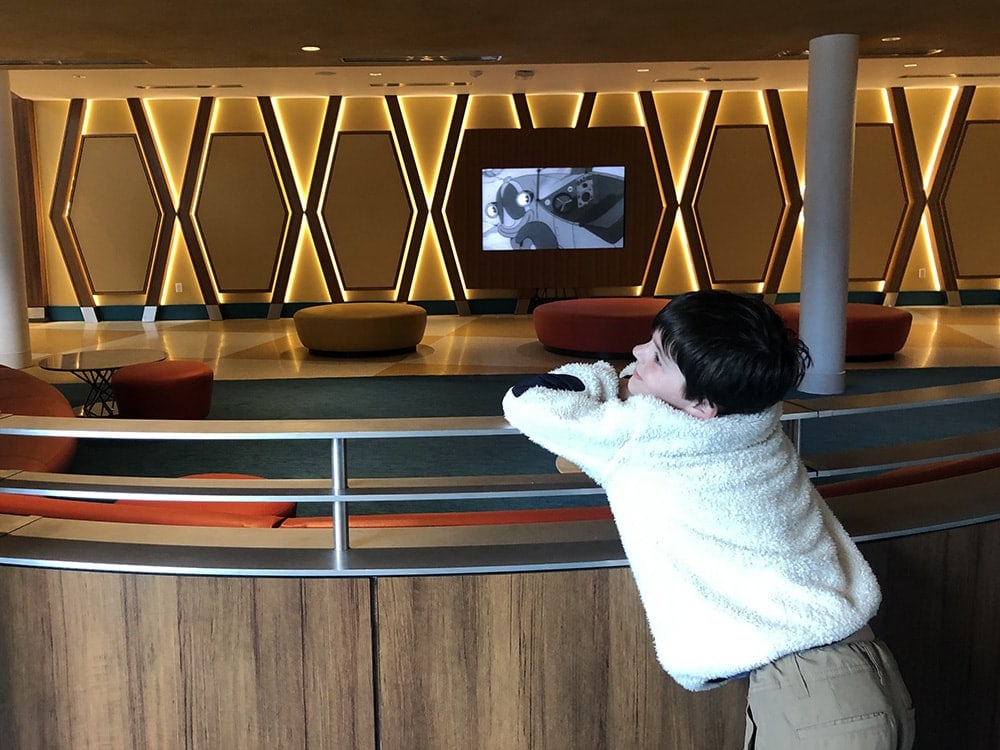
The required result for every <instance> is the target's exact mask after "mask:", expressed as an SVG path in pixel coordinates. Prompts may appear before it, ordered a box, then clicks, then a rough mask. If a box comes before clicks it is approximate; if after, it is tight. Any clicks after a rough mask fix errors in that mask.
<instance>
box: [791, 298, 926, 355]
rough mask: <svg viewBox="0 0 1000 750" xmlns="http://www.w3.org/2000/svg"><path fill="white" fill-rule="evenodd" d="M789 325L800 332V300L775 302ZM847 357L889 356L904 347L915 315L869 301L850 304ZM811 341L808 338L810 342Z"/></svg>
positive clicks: (846, 341)
mask: <svg viewBox="0 0 1000 750" xmlns="http://www.w3.org/2000/svg"><path fill="white" fill-rule="evenodd" d="M772 307H773V308H774V311H775V312H777V313H778V315H780V316H781V319H782V321H784V323H785V326H786V327H788V328H790V329H791V330H792V331H794V332H795V333H796V334H798V332H799V303H798V302H780V303H778V304H776V305H772ZM846 322H847V326H846V338H845V346H844V356H845V357H848V358H851V359H854V358H857V359H874V358H888V357H891V356H892V355H894V354H895V353H896V352H898V351H899V350H900V349H902V348H903V345H904V344H905V343H906V338H907V337H908V336H909V335H910V325H911V324H912V322H913V315H912V314H911V313H910V312H909V311H908V310H900V309H899V308H898V307H884V306H882V305H873V304H868V303H865V302H848V303H847V321H846ZM808 343H809V342H808V341H807V342H806V344H808Z"/></svg>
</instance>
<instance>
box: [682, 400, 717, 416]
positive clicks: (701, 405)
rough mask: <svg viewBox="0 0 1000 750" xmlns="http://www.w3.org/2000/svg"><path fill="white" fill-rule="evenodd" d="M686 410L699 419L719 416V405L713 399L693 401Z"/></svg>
mask: <svg viewBox="0 0 1000 750" xmlns="http://www.w3.org/2000/svg"><path fill="white" fill-rule="evenodd" d="M684 411H686V412H687V413H688V414H690V415H691V416H692V417H697V418H698V419H712V418H714V417H716V416H718V414H719V407H717V406H716V405H715V404H713V403H712V402H711V401H704V400H703V401H691V402H689V403H688V406H687V408H686V409H684Z"/></svg>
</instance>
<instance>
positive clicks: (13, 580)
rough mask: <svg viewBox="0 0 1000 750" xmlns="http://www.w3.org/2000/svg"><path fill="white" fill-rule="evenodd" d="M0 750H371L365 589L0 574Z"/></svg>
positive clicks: (289, 582)
mask: <svg viewBox="0 0 1000 750" xmlns="http://www.w3.org/2000/svg"><path fill="white" fill-rule="evenodd" d="M0 593H2V595H3V599H4V601H8V602H14V601H16V602H18V603H19V604H18V606H17V607H14V608H10V611H9V612H8V614H7V615H5V616H4V618H2V620H0V649H2V650H0V665H2V672H3V674H4V675H5V679H6V680H8V681H9V682H8V684H16V685H18V690H16V691H9V690H5V691H4V695H3V697H2V698H0V705H2V707H3V712H2V714H3V720H4V724H3V726H4V730H3V736H4V740H5V742H4V744H5V746H8V743H9V746H10V747H12V748H13V747H17V748H19V749H20V750H50V749H51V748H98V747H107V748H189V749H190V750H199V749H203V750H214V749H215V748H265V747H266V748H293V747H294V748H317V749H325V748H331V747H350V748H361V749H366V748H372V747H373V746H374V742H373V740H374V716H373V713H372V709H371V704H372V694H371V685H372V675H371V669H370V663H371V653H372V652H371V639H370V625H369V623H370V613H369V606H368V605H369V596H368V582H367V581H366V580H363V579H361V580H358V579H347V578H345V579H334V580H315V581H313V580H307V581H300V580H298V579H280V578H279V579H258V580H253V579H239V578H211V577H197V576H196V577H175V576H157V575H131V576H129V575H117V574H111V573H88V572H76V571H59V570H48V569H44V568H43V569H32V568H3V569H2V570H0Z"/></svg>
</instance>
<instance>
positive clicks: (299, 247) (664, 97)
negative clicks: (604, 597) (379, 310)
mask: <svg viewBox="0 0 1000 750" xmlns="http://www.w3.org/2000/svg"><path fill="white" fill-rule="evenodd" d="M997 92H998V90H997V89H975V88H973V87H966V88H964V89H941V90H924V89H922V90H919V91H903V90H891V91H871V92H859V96H858V110H857V117H858V131H857V135H856V150H857V157H858V158H857V160H856V167H855V200H854V209H853V214H852V249H851V260H850V268H851V271H850V276H851V289H852V290H853V291H876V292H882V293H884V294H885V295H886V296H887V298H888V299H890V300H891V299H895V297H896V296H898V295H899V294H900V293H904V294H905V293H908V292H914V293H916V292H926V293H935V292H937V293H941V292H943V293H945V294H947V295H948V299H949V301H953V302H954V301H957V299H958V294H959V292H960V291H964V290H986V291H995V290H997V289H998V288H1000V260H998V258H1000V253H997V252H996V248H995V246H994V245H993V244H992V242H991V238H992V237H994V236H996V234H997V232H996V228H995V227H994V228H991V227H992V224H991V223H990V222H991V221H993V219H992V218H991V217H992V216H993V212H992V211H991V210H987V208H986V207H992V206H994V205H996V203H997V202H998V200H1000V185H998V184H997V183H996V181H995V180H993V179H992V178H991V177H990V175H992V174H994V173H996V172H997V171H998V170H997V169H992V168H991V167H990V165H991V164H993V162H992V161H991V159H994V154H995V153H997V151H998V149H997V147H998V146H1000V138H998V137H997V136H996V135H995V134H994V130H995V129H996V124H997V123H1000V94H998V93H997ZM32 104H33V106H32V107H30V108H26V107H25V108H20V109H19V112H21V113H22V114H21V115H20V116H21V117H30V118H33V119H32V122H31V123H30V125H31V127H32V128H33V131H34V134H35V139H36V153H35V154H34V155H33V158H32V160H30V163H31V164H33V167H34V169H33V174H32V175H31V179H32V181H33V182H34V184H35V185H37V188H38V191H37V192H38V196H39V200H38V206H39V208H38V210H39V212H40V213H41V214H42V215H41V216H40V217H39V227H40V232H39V242H38V249H37V252H38V253H39V254H40V258H39V259H38V261H39V263H37V264H35V266H31V264H27V265H28V267H41V268H44V270H45V275H46V280H45V285H46V288H45V292H46V296H47V298H48V299H47V302H48V304H49V305H51V306H79V307H81V308H95V307H96V308H100V307H106V306H114V305H147V306H148V305H153V306H156V305H185V304H195V305H205V306H206V307H208V308H213V307H214V308H218V307H219V306H220V305H223V306H225V305H228V304H234V303H240V302H248V303H261V302H266V303H268V304H269V314H274V313H275V311H277V314H280V312H281V309H282V307H283V306H285V305H288V304H293V305H295V304H302V303H308V302H322V301H326V300H338V299H352V300H358V299H387V298H388V299H407V300H414V301H437V300H442V301H451V302H454V303H455V304H456V305H457V307H458V309H459V310H460V311H465V310H467V309H468V303H469V301H475V300H480V299H485V298H489V297H491V296H492V297H496V298H509V297H510V296H512V295H517V296H522V295H527V296H528V297H530V296H532V295H535V294H539V293H545V292H546V291H551V290H553V289H558V290H559V291H561V292H564V293H567V294H578V293H588V294H602V293H616V294H617V293H636V294H646V295H649V294H660V295H663V294H675V293H678V292H681V291H685V290H686V289H691V288H698V287H706V286H719V287H722V288H731V289H734V290H737V291H751V292H757V291H763V292H764V293H765V294H767V295H771V296H773V295H776V294H777V293H779V292H786V293H795V292H797V290H798V286H799V281H798V274H799V269H800V267H801V263H800V247H801V225H802V221H803V216H802V214H801V196H802V191H803V190H804V188H805V184H806V181H807V176H806V175H804V174H803V171H804V143H805V127H806V122H805V108H806V94H805V93H804V92H776V91H760V92H745V91H743V92H721V91H720V92H697V93H692V92H677V93H673V92H655V93H654V92H641V91H640V92H577V93H573V92H569V93H566V92H561V93H553V94H533V95H531V96H527V97H526V96H524V95H511V96H484V97H477V96H469V95H464V94H463V95H460V96H430V97H406V98H399V97H394V96H385V97H363V98H356V99H355V98H351V99H341V98H339V97H330V98H328V99H273V100H270V99H259V100H258V99H228V98H218V99H214V98H205V99H200V100H190V99H188V100H173V101H172V100H155V101H154V100H149V101H140V100H122V101H116V102H83V101H73V102H52V101H44V102H33V103H32ZM618 127H625V128H636V129H639V130H640V131H642V132H644V133H645V138H644V141H645V143H644V145H643V149H642V155H641V157H640V162H638V163H637V164H636V167H637V168H639V169H642V170H648V171H649V173H650V174H651V175H652V178H651V179H652V190H651V194H652V195H653V197H652V199H650V198H649V197H647V196H645V195H641V196H640V197H639V202H640V205H642V206H643V211H644V215H643V216H642V218H641V219H638V220H636V221H638V224H637V226H638V227H639V229H638V230H637V232H638V236H639V237H640V239H641V240H642V242H643V244H644V247H642V248H640V249H638V250H629V252H628V253H625V254H623V256H628V257H629V258H630V259H629V260H628V261H627V263H628V264H629V269H630V270H629V271H628V272H627V274H625V276H627V282H628V283H625V284H623V283H621V282H622V281H623V280H624V277H623V276H622V275H621V274H616V273H614V272H611V271H609V272H608V273H607V274H604V275H601V274H598V275H597V276H594V277H592V278H591V280H590V283H589V284H586V285H584V284H580V283H578V281H577V282H574V281H573V279H570V278H568V277H566V278H559V275H558V274H555V275H552V274H551V273H549V271H546V274H543V275H533V273H534V272H531V271H530V270H528V272H526V273H521V271H524V270H526V269H521V271H515V272H514V273H513V274H508V273H506V272H505V273H504V274H499V275H496V276H495V277H494V278H492V279H486V280H485V281H484V280H483V278H482V277H481V274H480V275H479V276H477V271H476V270H475V268H474V266H475V261H473V262H472V265H471V266H470V260H469V259H470V245H469V242H470V240H469V238H468V237H467V236H465V235H462V233H461V232H460V231H456V226H455V222H456V214H455V212H454V209H453V208H452V207H453V206H455V205H457V203H456V201H460V200H466V199H468V196H465V197H461V196H459V195H456V187H457V189H458V190H459V191H461V190H465V189H471V188H469V186H468V185H467V184H466V185H462V184H461V182H460V181H459V184H458V185H457V186H456V183H455V178H456V175H457V172H456V165H458V164H460V163H461V161H462V159H463V158H464V156H465V155H466V154H468V151H467V144H466V139H467V137H468V136H469V134H472V133H475V132H480V131H488V130H515V129H520V130H523V131H530V130H535V131H539V132H548V131H552V132H555V131H558V130H564V131H581V130H582V131H593V132H595V133H596V132H599V131H601V130H603V129H608V128H611V129H613V128H618ZM350 134H354V135H358V136H362V135H363V137H364V138H368V137H371V138H374V139H377V140H379V142H380V143H383V144H385V146H384V148H382V147H380V150H379V155H378V157H377V158H376V159H375V160H374V161H373V163H372V165H371V166H372V167H373V169H371V170H369V172H370V178H369V179H368V180H367V181H362V180H360V179H357V178H356V176H355V173H356V172H358V171H359V169H358V166H357V154H356V153H352V150H353V148H354V147H353V146H351V147H348V146H346V145H345V144H347V143H349V142H350V138H345V136H348V135H350ZM98 137H100V138H101V139H103V138H110V139H112V141H114V142H120V143H125V142H129V143H131V144H133V145H132V146H131V148H132V151H133V153H132V154H131V155H130V157H129V158H128V159H126V162H128V163H129V165H130V166H128V167H127V168H123V167H122V166H121V164H118V166H115V164H114V163H113V160H112V158H111V156H110V155H109V156H107V157H105V156H100V155H98V149H96V148H93V146H92V145H88V143H89V142H92V143H96V142H97V141H96V140H94V139H96V138H98ZM229 138H233V139H236V140H240V141H241V142H243V141H245V142H246V143H250V142H253V143H254V144H255V146H254V149H255V153H254V155H253V157H252V158H250V159H249V160H248V163H243V162H242V160H238V159H222V160H220V159H219V158H217V154H216V155H213V151H216V152H217V151H218V149H219V147H220V146H221V145H222V144H223V143H225V142H226V140H225V139H229ZM743 138H746V139H749V140H750V141H752V143H749V144H744V145H746V146H747V147H746V148H745V149H744V148H741V147H740V144H739V143H737V142H736V141H737V140H740V139H743ZM236 140H233V141H231V143H235V142H236ZM342 141H343V142H342ZM81 155H82V157H83V158H82V161H81ZM514 156H515V157H516V156H517V154H514ZM341 158H343V159H344V162H343V163H342V164H338V161H339V160H340V159H341ZM633 158H634V155H633ZM349 159H354V160H355V164H354V165H350V164H348V160H349ZM375 162H377V164H376V163H375ZM248 164H249V166H248ZM137 165H141V167H142V169H141V170H140V169H139V167H138V166H137ZM376 166H377V169H376V168H374V167H376ZM994 166H995V165H994ZM122 169H124V170H125V171H124V173H123V172H122V171H121V170H122ZM248 170H249V172H252V174H248ZM140 172H141V174H140ZM116 174H118V175H121V174H125V175H126V177H125V179H124V182H126V183H128V184H132V183H135V186H138V184H139V182H142V181H145V182H147V183H148V184H147V187H146V188H145V190H144V191H142V190H129V191H128V195H129V200H127V201H124V203H126V204H129V205H127V206H126V208H125V209H124V211H123V210H122V209H121V206H122V205H123V200H122V197H121V196H120V195H119V196H118V197H117V198H116V197H115V195H116V193H115V190H114V188H113V187H112V185H111V184H110V182H107V181H106V182H105V184H101V182H102V180H101V175H106V176H107V180H111V179H113V176H114V175H116ZM133 178H135V179H133ZM118 181H119V182H123V180H122V179H121V178H120V177H119V178H118ZM264 183H266V187H265V184H264ZM353 183H357V184H358V185H359V188H358V191H357V194H355V192H354V191H352V190H351V189H350V187H349V186H350V185H352V184H353ZM238 185H243V186H249V185H253V186H254V188H253V191H252V192H253V193H254V195H253V196H250V195H245V196H241V195H239V193H240V190H239V189H238V188H236V187H234V186H238ZM748 186H753V189H750V188H749V187H748ZM206 188H207V189H208V192H207V194H206V193H205V189H206ZM640 190H643V191H645V190H646V188H645V187H642V188H640ZM213 191H214V192H213ZM246 192H250V191H249V189H246ZM143 193H144V195H143ZM227 193H230V194H232V195H233V197H234V200H233V201H232V202H231V204H228V205H226V204H225V200H224V199H223V197H222V196H224V195H226V194H227ZM206 195H207V197H206ZM206 200H207V201H208V202H207V203H206V202H205V201H206ZM626 200H628V198H627V199H626ZM257 201H260V202H259V203H258V202H257ZM131 203H136V205H134V206H133V205H131ZM107 204H114V205H115V206H118V208H117V211H118V212H119V213H123V212H124V213H127V214H128V216H129V218H130V220H134V222H135V223H134V225H133V226H131V227H126V226H124V224H126V223H129V222H121V223H122V225H123V226H121V227H117V228H115V229H113V230H112V229H106V230H102V231H113V233H114V234H115V239H114V241H113V242H112V240H111V239H110V238H108V240H107V242H106V241H105V238H104V237H102V236H100V232H99V231H97V230H98V229H99V228H100V226H101V225H102V224H103V225H109V224H113V223H114V222H109V221H108V220H107V219H106V218H98V219H97V220H96V221H95V222H92V223H91V224H90V225H89V227H88V228H84V229H82V231H80V229H81V228H82V227H83V223H85V222H84V213H83V212H84V211H85V210H86V212H87V213H88V214H90V215H94V216H97V217H107V216H114V215H115V210H116V209H114V208H110V209H109V208H108V205H107ZM74 205H75V206H76V207H77V208H76V209H75V212H76V216H73V215H72V214H73V212H74V208H73V207H74ZM633 205H634V203H633ZM149 206H153V207H154V212H155V213H156V215H157V216H159V217H160V218H159V219H158V220H157V225H156V229H155V231H153V230H150V229H149V225H150V223H151V222H150V220H149V216H150V215H151V214H150V208H149ZM210 206H211V208H210ZM362 207H363V210H362ZM206 209H210V210H208V213H207V215H205V216H203V215H202V214H203V213H204V212H205V211H206ZM358 217H360V218H358ZM355 219H357V220H356V221H355ZM457 221H458V222H459V223H460V224H461V222H462V221H464V219H462V218H459V219H457ZM76 224H80V227H77V226H75V225H76ZM135 226H138V227H140V229H141V231H140V230H137V229H135ZM366 226H367V227H369V228H370V231H368V232H365V231H364V227H366ZM139 235H141V242H140V239H137V238H139ZM631 236H632V237H635V236H637V235H636V233H635V232H633V233H631ZM112 244H117V245H123V244H128V245H136V246H138V245H140V244H141V246H142V248H141V250H136V251H130V254H129V256H128V261H127V262H126V263H123V264H122V265H121V266H120V267H119V268H114V267H112V265H111V264H109V263H108V262H106V257H105V256H104V255H103V254H102V253H103V252H105V251H104V250H102V249H101V248H102V247H104V246H105V245H107V246H111V245H112ZM632 252H638V253H639V254H640V259H639V260H638V261H637V260H635V258H633V256H632V255H631V254H630V253H632ZM633 264H634V265H633ZM619 270H620V269H619ZM286 314H287V311H286Z"/></svg>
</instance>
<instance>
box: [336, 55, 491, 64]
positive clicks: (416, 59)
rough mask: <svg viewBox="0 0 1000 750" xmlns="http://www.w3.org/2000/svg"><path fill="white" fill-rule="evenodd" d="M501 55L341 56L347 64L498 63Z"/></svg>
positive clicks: (342, 60)
mask: <svg viewBox="0 0 1000 750" xmlns="http://www.w3.org/2000/svg"><path fill="white" fill-rule="evenodd" d="M502 59H503V55H397V56H390V57H342V58H340V60H341V62H343V63H345V64H347V65H401V64H412V63H453V64H463V63H498V62H500V61H501V60H502Z"/></svg>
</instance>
